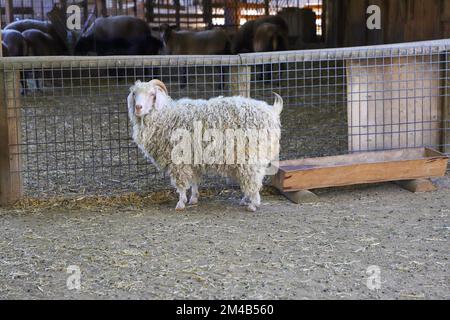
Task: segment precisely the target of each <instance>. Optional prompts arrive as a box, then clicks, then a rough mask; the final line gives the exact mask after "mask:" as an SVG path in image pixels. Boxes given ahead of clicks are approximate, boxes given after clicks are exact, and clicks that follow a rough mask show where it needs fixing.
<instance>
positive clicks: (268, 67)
mask: <svg viewBox="0 0 450 320" xmlns="http://www.w3.org/2000/svg"><path fill="white" fill-rule="evenodd" d="M288 34H289V28H288V25H287V23H286V21H285V20H284V19H283V18H281V17H280V16H267V17H262V18H259V19H255V20H251V21H247V22H246V23H244V25H243V26H242V27H241V28H240V29H239V30H238V32H237V33H236V35H235V36H234V39H233V53H236V54H237V53H246V52H270V51H283V50H288V49H289V45H288V43H289V42H288ZM285 69H286V64H284V63H283V64H272V63H267V64H264V65H261V66H256V78H257V79H258V80H263V81H271V80H279V79H280V77H281V73H282V71H283V70H285ZM274 74H275V77H274Z"/></svg>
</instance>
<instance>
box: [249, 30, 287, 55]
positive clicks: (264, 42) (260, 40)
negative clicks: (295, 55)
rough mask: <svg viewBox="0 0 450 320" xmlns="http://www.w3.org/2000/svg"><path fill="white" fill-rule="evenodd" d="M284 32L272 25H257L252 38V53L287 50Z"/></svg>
mask: <svg viewBox="0 0 450 320" xmlns="http://www.w3.org/2000/svg"><path fill="white" fill-rule="evenodd" d="M285 32H286V31H285V30H283V29H282V28H280V27H279V26H277V25H276V24H273V23H263V24H261V25H259V26H258V27H257V28H256V30H255V34H254V37H253V51H254V52H270V51H284V50H288V39H287V35H286V33H285Z"/></svg>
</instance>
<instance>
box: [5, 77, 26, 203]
mask: <svg viewBox="0 0 450 320" xmlns="http://www.w3.org/2000/svg"><path fill="white" fill-rule="evenodd" d="M0 93H1V94H0V97H1V98H0V204H1V205H6V204H10V203H12V202H14V201H16V200H18V199H20V198H21V197H22V194H23V190H22V175H21V169H22V164H21V155H20V151H21V150H20V144H21V120H20V72H19V71H4V70H1V72H0Z"/></svg>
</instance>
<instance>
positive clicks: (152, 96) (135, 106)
mask: <svg viewBox="0 0 450 320" xmlns="http://www.w3.org/2000/svg"><path fill="white" fill-rule="evenodd" d="M130 91H131V92H130V94H129V95H128V111H129V112H130V113H132V114H134V115H135V116H136V117H138V118H140V117H144V116H145V115H147V114H149V113H150V112H151V111H152V110H154V109H156V110H161V109H162V108H164V106H165V105H166V104H167V100H168V99H167V89H166V86H165V85H164V83H162V82H161V81H159V80H152V81H150V82H147V83H142V82H140V81H136V83H135V85H134V86H133V87H131V88H130Z"/></svg>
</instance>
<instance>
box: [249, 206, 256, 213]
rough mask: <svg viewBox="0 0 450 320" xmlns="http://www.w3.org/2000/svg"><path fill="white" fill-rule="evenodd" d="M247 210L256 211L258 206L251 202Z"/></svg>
mask: <svg viewBox="0 0 450 320" xmlns="http://www.w3.org/2000/svg"><path fill="white" fill-rule="evenodd" d="M247 211H250V212H255V211H256V206H255V205H253V204H249V205H248V206H247Z"/></svg>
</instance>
